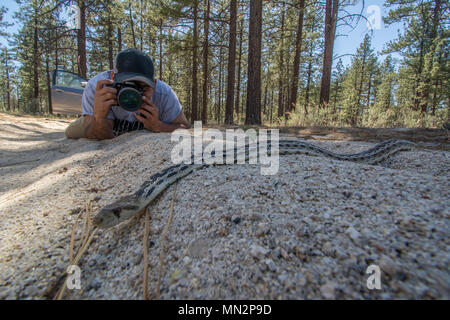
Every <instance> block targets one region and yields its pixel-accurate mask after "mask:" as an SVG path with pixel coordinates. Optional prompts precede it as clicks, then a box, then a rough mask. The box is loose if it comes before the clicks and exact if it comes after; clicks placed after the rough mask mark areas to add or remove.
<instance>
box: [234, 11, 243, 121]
mask: <svg viewBox="0 0 450 320" xmlns="http://www.w3.org/2000/svg"><path fill="white" fill-rule="evenodd" d="M243 33H244V19H242V20H241V23H240V27H239V58H238V67H237V82H236V102H235V110H236V117H237V122H238V123H239V118H240V116H239V115H240V112H239V103H240V97H241V90H240V89H241V62H242V37H243Z"/></svg>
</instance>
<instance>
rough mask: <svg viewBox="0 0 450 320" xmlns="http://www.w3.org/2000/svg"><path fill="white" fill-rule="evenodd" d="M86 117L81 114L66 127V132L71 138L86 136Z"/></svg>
mask: <svg viewBox="0 0 450 320" xmlns="http://www.w3.org/2000/svg"><path fill="white" fill-rule="evenodd" d="M86 126H87V122H86V117H85V116H81V117H79V118H78V119H77V120H75V121H74V122H72V123H71V124H69V126H68V127H67V128H66V131H65V132H64V133H65V134H66V137H67V138H69V139H79V138H86Z"/></svg>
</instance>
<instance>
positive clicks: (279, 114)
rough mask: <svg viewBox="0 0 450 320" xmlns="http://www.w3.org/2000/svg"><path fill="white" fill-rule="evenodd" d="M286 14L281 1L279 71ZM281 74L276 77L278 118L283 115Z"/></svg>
mask: <svg viewBox="0 0 450 320" xmlns="http://www.w3.org/2000/svg"><path fill="white" fill-rule="evenodd" d="M285 14H286V0H284V1H283V9H282V12H281V30H280V33H281V36H280V37H281V48H280V60H279V66H278V68H279V70H283V69H284V23H285ZM283 92H284V90H283V73H282V72H280V73H279V75H278V117H282V116H283V115H284V102H283V100H284V99H283Z"/></svg>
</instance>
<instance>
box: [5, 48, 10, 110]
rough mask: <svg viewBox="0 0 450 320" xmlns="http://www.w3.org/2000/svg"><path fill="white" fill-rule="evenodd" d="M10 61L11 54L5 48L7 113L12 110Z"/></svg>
mask: <svg viewBox="0 0 450 320" xmlns="http://www.w3.org/2000/svg"><path fill="white" fill-rule="evenodd" d="M8 60H9V53H8V48H7V47H5V71H6V99H7V104H6V105H7V109H6V110H7V111H10V110H11V92H10V90H11V86H10V78H9V66H8Z"/></svg>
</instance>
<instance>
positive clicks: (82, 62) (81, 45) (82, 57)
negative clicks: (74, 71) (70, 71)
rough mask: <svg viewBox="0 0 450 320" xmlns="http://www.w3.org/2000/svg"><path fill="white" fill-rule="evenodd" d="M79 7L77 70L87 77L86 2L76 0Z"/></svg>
mask: <svg viewBox="0 0 450 320" xmlns="http://www.w3.org/2000/svg"><path fill="white" fill-rule="evenodd" d="M78 6H79V8H80V30H78V39H77V40H78V72H79V74H80V75H81V76H82V77H84V78H87V61H86V4H85V2H84V0H79V1H78Z"/></svg>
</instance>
